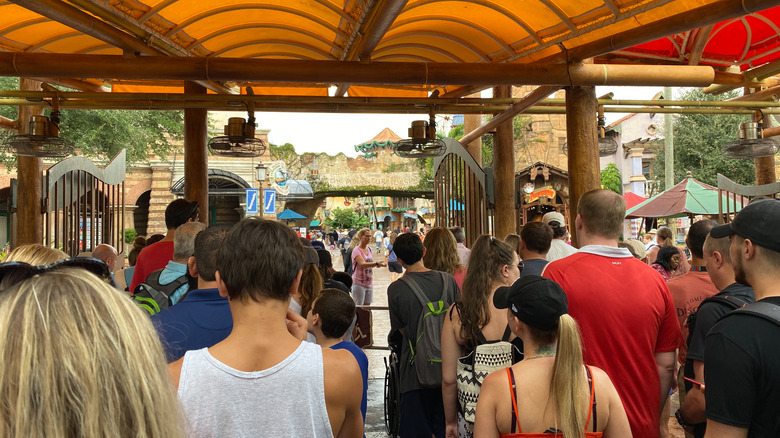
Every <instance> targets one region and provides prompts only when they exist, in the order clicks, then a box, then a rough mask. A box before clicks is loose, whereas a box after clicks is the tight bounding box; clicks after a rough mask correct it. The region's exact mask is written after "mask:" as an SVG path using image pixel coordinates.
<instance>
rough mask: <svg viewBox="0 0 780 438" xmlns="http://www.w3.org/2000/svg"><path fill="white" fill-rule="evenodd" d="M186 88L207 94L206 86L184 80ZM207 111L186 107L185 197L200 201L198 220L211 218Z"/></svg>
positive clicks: (186, 89)
mask: <svg viewBox="0 0 780 438" xmlns="http://www.w3.org/2000/svg"><path fill="white" fill-rule="evenodd" d="M184 91H185V92H187V93H190V94H198V93H201V94H206V87H203V86H201V85H199V84H195V83H193V82H189V81H188V82H185V83H184ZM207 129H208V111H207V110H206V109H195V108H189V109H185V110H184V197H185V198H186V199H187V200H190V201H198V204H199V205H200V212H201V214H200V218H199V220H200V221H201V222H203V223H205V224H208V220H209V177H208V168H209V166H208V151H207V148H206V138H207V136H208V133H207Z"/></svg>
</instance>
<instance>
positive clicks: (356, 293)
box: [350, 228, 385, 306]
mask: <svg viewBox="0 0 780 438" xmlns="http://www.w3.org/2000/svg"><path fill="white" fill-rule="evenodd" d="M355 235H356V236H358V239H359V241H360V244H358V245H357V246H356V247H354V248H353V249H352V254H351V256H350V257H351V258H350V260H352V299H353V300H355V305H356V306H368V305H370V304H371V301H373V299H374V271H373V268H381V267H383V266H385V262H384V260H379V261H375V260H374V253H372V252H371V247H370V246H369V245H368V244H369V243H371V230H369V229H368V228H361V229H360V230H359V231H358V232H357V233H355ZM350 246H352V245H351V244H350Z"/></svg>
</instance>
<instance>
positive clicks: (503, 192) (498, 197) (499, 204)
mask: <svg viewBox="0 0 780 438" xmlns="http://www.w3.org/2000/svg"><path fill="white" fill-rule="evenodd" d="M532 94H533V93H532ZM493 95H494V96H496V97H511V96H512V87H507V86H502V87H495V88H494V89H493ZM483 126H484V125H483ZM495 127H496V133H495V135H494V138H493V168H494V169H495V173H494V176H495V177H494V182H493V194H494V196H495V207H496V214H495V227H496V231H495V234H494V235H495V236H496V237H498V238H501V239H503V238H504V236H506V235H507V234H510V233H516V232H517V224H516V218H515V148H514V132H513V127H512V117H509V118H506V117H504V118H503V121H502V122H500V123H498V124H496V125H495ZM478 129H479V128H478ZM472 132H474V131H472Z"/></svg>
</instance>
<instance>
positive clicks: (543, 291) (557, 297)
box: [493, 275, 569, 330]
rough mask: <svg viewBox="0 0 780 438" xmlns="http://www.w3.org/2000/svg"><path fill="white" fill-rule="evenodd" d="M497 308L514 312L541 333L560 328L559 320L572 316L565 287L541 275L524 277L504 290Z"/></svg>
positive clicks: (495, 301)
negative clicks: (568, 315)
mask: <svg viewBox="0 0 780 438" xmlns="http://www.w3.org/2000/svg"><path fill="white" fill-rule="evenodd" d="M493 305H495V306H496V308H498V309H510V310H511V311H512V313H513V314H514V315H515V316H516V317H517V318H518V319H519V320H520V321H523V322H524V323H526V324H528V325H529V326H531V327H534V328H537V329H540V330H555V329H557V328H558V318H560V317H561V315H564V314H566V313H569V303H568V300H567V299H566V294H565V293H564V292H563V289H561V286H560V285H559V284H558V283H556V282H554V281H552V280H550V279H549V278H545V277H540V276H538V275H526V276H525V277H520V279H518V280H517V281H515V283H514V284H513V285H511V286H504V287H500V288H498V289H497V290H496V293H495V294H494V295H493Z"/></svg>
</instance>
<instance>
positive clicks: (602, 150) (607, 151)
mask: <svg viewBox="0 0 780 438" xmlns="http://www.w3.org/2000/svg"><path fill="white" fill-rule="evenodd" d="M598 117H599V118H598V129H599V156H602V157H606V156H609V155H612V154H614V153H615V152H616V151H617V148H618V144H617V140H615V137H617V135H618V133H617V131H615V130H613V129H610V130H608V131H607V129H606V126H605V123H606V118H605V117H604V105H599V116H598Z"/></svg>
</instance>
